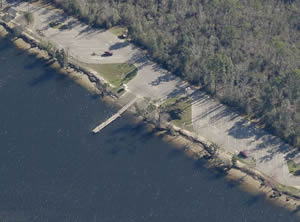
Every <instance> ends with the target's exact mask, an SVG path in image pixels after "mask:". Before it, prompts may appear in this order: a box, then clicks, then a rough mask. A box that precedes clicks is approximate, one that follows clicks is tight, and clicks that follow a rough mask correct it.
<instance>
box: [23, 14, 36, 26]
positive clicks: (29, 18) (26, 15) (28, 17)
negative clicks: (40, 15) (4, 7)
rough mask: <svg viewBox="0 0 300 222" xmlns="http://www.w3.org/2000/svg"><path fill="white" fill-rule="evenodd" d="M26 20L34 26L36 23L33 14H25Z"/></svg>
mask: <svg viewBox="0 0 300 222" xmlns="http://www.w3.org/2000/svg"><path fill="white" fill-rule="evenodd" d="M24 18H25V20H26V22H27V24H32V23H33V22H34V16H33V14H32V12H25V14H24Z"/></svg>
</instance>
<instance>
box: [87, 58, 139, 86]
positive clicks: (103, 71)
mask: <svg viewBox="0 0 300 222" xmlns="http://www.w3.org/2000/svg"><path fill="white" fill-rule="evenodd" d="M86 65H87V66H88V67H90V68H91V69H93V70H95V71H96V72H98V73H99V74H100V75H101V76H102V77H103V78H104V79H106V80H107V81H108V82H110V83H111V84H112V85H113V86H114V89H115V90H119V88H120V87H121V86H122V85H123V83H128V82H129V81H130V80H131V79H133V78H134V77H135V76H136V74H137V68H136V67H135V65H133V64H126V63H109V64H86Z"/></svg>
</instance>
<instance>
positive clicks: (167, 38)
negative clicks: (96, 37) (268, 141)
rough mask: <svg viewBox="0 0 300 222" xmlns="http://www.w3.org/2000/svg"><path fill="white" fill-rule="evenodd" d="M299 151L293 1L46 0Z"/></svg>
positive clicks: (297, 16)
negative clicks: (128, 42) (114, 34)
mask: <svg viewBox="0 0 300 222" xmlns="http://www.w3.org/2000/svg"><path fill="white" fill-rule="evenodd" d="M49 1H51V2H54V3H55V4H58V5H59V6H61V7H63V8H64V9H65V10H66V11H67V12H68V13H71V14H73V15H76V16H77V17H79V18H80V19H82V20H84V21H85V22H87V23H89V24H92V25H95V26H100V27H105V28H110V27H112V26H115V25H121V26H126V27H128V30H129V35H130V37H131V39H132V40H133V41H134V42H135V43H136V44H137V45H139V46H141V47H143V48H145V49H147V50H148V52H149V55H150V56H151V57H152V59H153V60H155V61H156V62H158V63H159V64H161V65H162V66H163V67H164V68H166V69H168V70H170V71H171V72H173V73H174V74H175V75H178V76H180V77H182V78H184V79H186V80H188V81H189V82H190V83H192V84H195V85H199V86H201V87H203V88H204V89H205V90H206V91H207V92H209V93H211V94H213V95H214V96H215V97H216V98H218V99H219V100H220V101H222V102H223V103H225V104H229V105H230V106H231V107H234V108H235V109H237V110H239V111H240V112H242V113H245V114H247V115H249V116H250V117H252V118H256V119H258V120H260V123H261V124H263V125H264V126H265V127H266V128H267V129H268V130H269V131H270V132H272V133H274V134H276V135H278V136H280V137H282V138H283V139H285V140H286V141H287V142H289V143H290V144H292V145H295V146H300V1H298V0H251V1H249V0H49Z"/></svg>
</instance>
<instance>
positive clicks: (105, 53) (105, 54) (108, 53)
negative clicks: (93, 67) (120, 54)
mask: <svg viewBox="0 0 300 222" xmlns="http://www.w3.org/2000/svg"><path fill="white" fill-rule="evenodd" d="M113 54H114V53H113V52H112V51H105V52H104V53H103V54H102V56H112V55H113Z"/></svg>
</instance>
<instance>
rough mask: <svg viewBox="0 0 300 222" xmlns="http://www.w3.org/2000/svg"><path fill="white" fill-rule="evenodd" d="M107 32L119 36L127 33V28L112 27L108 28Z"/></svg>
mask: <svg viewBox="0 0 300 222" xmlns="http://www.w3.org/2000/svg"><path fill="white" fill-rule="evenodd" d="M109 31H110V32H111V33H113V34H115V35H116V36H120V35H122V34H124V33H126V32H127V28H125V27H121V26H114V27H112V28H110V29H109Z"/></svg>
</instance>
